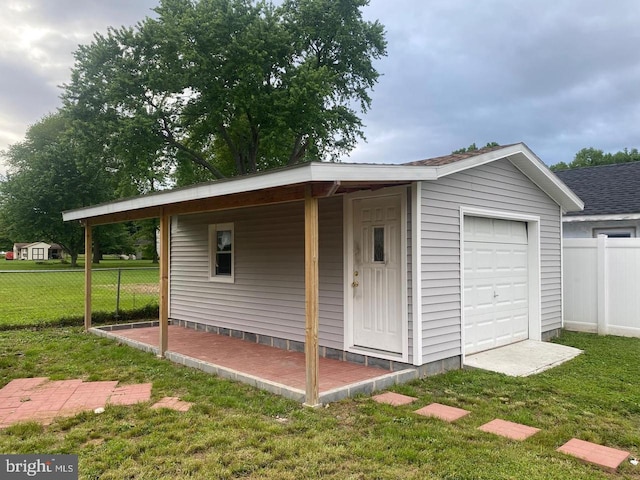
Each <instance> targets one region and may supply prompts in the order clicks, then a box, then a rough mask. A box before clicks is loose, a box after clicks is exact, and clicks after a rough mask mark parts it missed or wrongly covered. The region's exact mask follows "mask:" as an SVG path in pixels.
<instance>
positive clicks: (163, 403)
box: [151, 397, 193, 412]
mask: <svg viewBox="0 0 640 480" xmlns="http://www.w3.org/2000/svg"><path fill="white" fill-rule="evenodd" d="M191 405H193V403H191V402H183V401H182V400H180V399H179V398H178V397H164V398H163V399H161V400H160V401H159V402H158V403H156V404H154V405H152V406H151V408H170V409H171V410H177V411H179V412H186V411H187V410H189V409H190V408H191Z"/></svg>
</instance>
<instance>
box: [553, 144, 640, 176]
mask: <svg viewBox="0 0 640 480" xmlns="http://www.w3.org/2000/svg"><path fill="white" fill-rule="evenodd" d="M637 161H640V152H638V149H637V148H632V149H631V150H629V149H627V148H625V149H624V150H621V151H619V152H616V153H605V152H604V151H602V150H599V149H596V148H593V147H589V148H583V149H582V150H580V151H579V152H578V153H576V155H575V157H574V158H573V161H572V162H571V163H569V164H567V163H565V162H558V163H556V164H555V165H551V167H550V168H551V170H553V171H558V170H567V169H568V168H580V167H595V166H597V165H611V164H613V163H626V162H637Z"/></svg>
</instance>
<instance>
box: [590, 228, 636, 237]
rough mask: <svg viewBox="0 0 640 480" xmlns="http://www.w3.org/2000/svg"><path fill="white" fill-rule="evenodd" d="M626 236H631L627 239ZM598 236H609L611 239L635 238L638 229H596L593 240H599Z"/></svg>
mask: <svg viewBox="0 0 640 480" xmlns="http://www.w3.org/2000/svg"><path fill="white" fill-rule="evenodd" d="M626 234H628V235H629V236H628V237H627V236H626ZM598 235H607V236H610V237H611V238H635V237H636V227H633V226H630V227H594V228H593V238H598ZM611 235H614V236H611Z"/></svg>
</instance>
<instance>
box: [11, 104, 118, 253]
mask: <svg viewBox="0 0 640 480" xmlns="http://www.w3.org/2000/svg"><path fill="white" fill-rule="evenodd" d="M78 138H79V136H78V135H77V134H76V133H75V132H73V131H72V129H71V122H70V120H69V119H68V118H67V117H65V115H64V114H63V113H57V114H53V115H49V116H47V117H44V118H43V119H42V120H41V121H40V122H38V123H36V124H34V125H33V126H31V127H30V128H29V130H28V131H27V134H26V138H25V140H24V141H23V142H20V143H16V144H14V145H12V146H11V147H10V148H9V150H8V151H7V152H5V153H4V155H3V156H4V157H5V159H6V161H7V164H8V165H9V172H8V174H7V178H6V179H5V181H3V182H1V183H0V223H1V224H2V225H3V229H4V230H5V234H6V235H7V236H9V237H10V238H13V239H14V240H15V241H40V240H44V241H47V242H50V243H54V242H55V243H58V244H60V245H61V246H62V248H63V249H64V250H65V252H67V253H68V254H69V255H70V257H71V261H72V263H73V264H74V265H75V263H76V261H77V258H78V254H79V253H80V252H81V251H82V250H83V248H84V233H83V228H82V226H81V225H80V224H79V223H75V222H63V221H62V215H61V212H62V211H64V210H69V209H72V208H80V207H84V206H88V205H92V204H95V203H99V202H102V201H106V200H110V199H112V198H113V191H114V188H113V183H112V177H111V176H110V175H108V172H106V171H105V170H104V169H103V168H102V165H100V164H99V163H98V162H96V157H94V156H93V154H92V153H93V152H91V151H90V150H88V149H87V147H86V145H83V144H82V143H81V142H80V141H78ZM101 238H103V239H104V240H103V242H107V243H108V242H109V241H112V240H113V238H114V235H113V232H111V234H109V233H108V232H104V231H103V232H102V233H101V232H99V231H98V232H96V239H97V241H99V239H101ZM108 239H110V240H108Z"/></svg>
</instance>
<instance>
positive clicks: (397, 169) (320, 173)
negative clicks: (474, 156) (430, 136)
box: [310, 163, 438, 182]
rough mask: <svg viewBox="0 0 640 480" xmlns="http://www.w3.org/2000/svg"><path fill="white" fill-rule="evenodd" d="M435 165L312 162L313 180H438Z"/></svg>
mask: <svg viewBox="0 0 640 480" xmlns="http://www.w3.org/2000/svg"><path fill="white" fill-rule="evenodd" d="M437 178H438V177H437V172H436V168H435V167H428V166H424V165H374V164H362V163H360V164H353V163H351V164H346V163H313V164H311V179H310V180H311V181H312V182H335V181H338V182H381V181H397V182H416V181H424V180H436V179H437Z"/></svg>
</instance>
